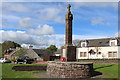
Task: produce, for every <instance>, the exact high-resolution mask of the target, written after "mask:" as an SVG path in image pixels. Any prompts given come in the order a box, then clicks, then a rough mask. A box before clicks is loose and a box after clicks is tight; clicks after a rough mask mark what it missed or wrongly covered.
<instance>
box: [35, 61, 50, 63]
mask: <svg viewBox="0 0 120 80" xmlns="http://www.w3.org/2000/svg"><path fill="white" fill-rule="evenodd" d="M34 64H48V62H41V61H39V62H36V63H34Z"/></svg>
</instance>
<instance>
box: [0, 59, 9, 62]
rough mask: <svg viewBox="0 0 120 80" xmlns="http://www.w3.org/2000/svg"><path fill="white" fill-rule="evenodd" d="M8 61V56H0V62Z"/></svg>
mask: <svg viewBox="0 0 120 80" xmlns="http://www.w3.org/2000/svg"><path fill="white" fill-rule="evenodd" d="M7 61H8V59H6V58H0V63H5V62H7Z"/></svg>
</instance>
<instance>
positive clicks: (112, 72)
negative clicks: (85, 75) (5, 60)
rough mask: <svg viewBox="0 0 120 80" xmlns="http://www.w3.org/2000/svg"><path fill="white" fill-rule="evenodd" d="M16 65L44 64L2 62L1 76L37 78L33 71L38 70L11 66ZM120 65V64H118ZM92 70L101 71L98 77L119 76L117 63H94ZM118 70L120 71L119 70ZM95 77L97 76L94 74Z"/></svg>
mask: <svg viewBox="0 0 120 80" xmlns="http://www.w3.org/2000/svg"><path fill="white" fill-rule="evenodd" d="M16 65H17V66H18V65H43V66H45V65H46V64H2V66H3V67H2V73H3V74H2V78H39V77H38V76H36V75H34V73H35V72H39V71H14V70H12V67H13V66H16ZM119 66H120V65H119ZM94 70H95V71H98V72H101V73H102V75H104V76H101V77H100V78H118V77H119V78H120V76H118V70H119V69H118V64H94ZM119 72H120V71H119ZM96 77H97V76H96Z"/></svg>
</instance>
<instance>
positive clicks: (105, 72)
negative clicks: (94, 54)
mask: <svg viewBox="0 0 120 80" xmlns="http://www.w3.org/2000/svg"><path fill="white" fill-rule="evenodd" d="M119 67H120V65H119V66H118V64H94V70H95V71H98V72H101V73H102V76H101V77H102V78H120V76H119V72H120V71H119V69H118V68H119Z"/></svg>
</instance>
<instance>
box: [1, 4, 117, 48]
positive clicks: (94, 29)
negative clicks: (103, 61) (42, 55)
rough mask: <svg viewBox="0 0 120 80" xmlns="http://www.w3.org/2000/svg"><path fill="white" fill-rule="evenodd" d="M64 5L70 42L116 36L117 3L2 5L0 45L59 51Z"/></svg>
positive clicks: (62, 38) (63, 21)
mask: <svg viewBox="0 0 120 80" xmlns="http://www.w3.org/2000/svg"><path fill="white" fill-rule="evenodd" d="M68 4H71V12H72V14H73V40H76V39H78V40H83V39H98V38H108V37H116V36H117V35H118V33H119V31H118V2H3V3H2V5H1V4H0V7H1V9H2V13H0V18H1V19H2V20H1V22H2V23H1V24H0V26H1V29H0V35H1V36H0V38H1V39H0V42H4V41H6V40H10V41H15V42H17V43H19V44H21V45H22V46H23V47H28V46H29V45H30V44H31V45H33V46H34V48H45V47H48V46H50V45H56V46H57V47H58V48H60V47H61V46H63V45H64V43H65V14H66V13H67V5H68Z"/></svg>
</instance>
